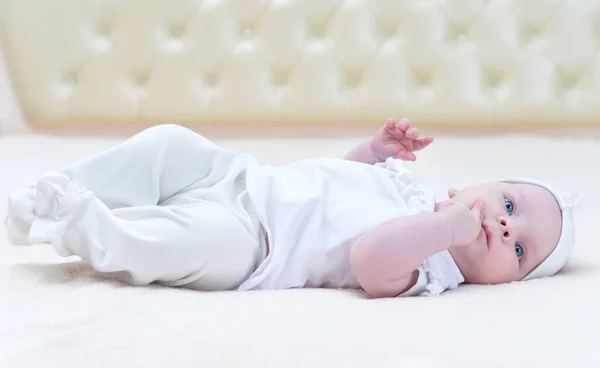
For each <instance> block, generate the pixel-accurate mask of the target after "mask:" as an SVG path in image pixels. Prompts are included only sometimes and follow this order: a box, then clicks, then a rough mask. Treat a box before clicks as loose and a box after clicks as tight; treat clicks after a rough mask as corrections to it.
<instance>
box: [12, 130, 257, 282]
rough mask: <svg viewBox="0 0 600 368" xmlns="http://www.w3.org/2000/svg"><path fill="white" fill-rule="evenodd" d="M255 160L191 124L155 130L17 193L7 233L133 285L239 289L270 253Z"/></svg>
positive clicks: (17, 240) (48, 175)
mask: <svg viewBox="0 0 600 368" xmlns="http://www.w3.org/2000/svg"><path fill="white" fill-rule="evenodd" d="M251 163H252V164H254V163H255V162H254V160H253V158H252V157H250V156H248V155H242V154H237V153H234V152H232V151H229V150H227V149H225V148H222V147H219V146H217V145H215V144H213V143H212V142H210V141H208V140H207V139H205V138H204V137H202V136H200V135H198V134H196V133H194V132H192V131H190V130H188V129H186V128H183V127H180V126H176V125H161V126H157V127H153V128H150V129H147V130H145V131H143V132H141V133H139V134H138V135H135V136H134V137H132V138H130V139H129V140H127V141H125V142H123V143H122V144H120V145H118V146H116V147H114V148H112V149H110V150H107V151H104V152H101V153H99V154H97V155H94V156H92V157H90V158H87V159H84V160H82V161H80V162H77V163H75V164H74V165H72V166H70V167H67V168H66V169H64V170H62V171H60V172H48V173H45V174H43V175H42V177H41V178H40V179H39V181H38V182H37V183H35V184H33V185H31V186H29V187H24V188H18V189H16V190H14V191H13V192H12V193H11V194H10V197H9V209H8V213H9V214H8V218H7V219H6V227H7V233H8V236H9V239H10V240H11V241H12V242H13V243H14V244H39V243H51V244H53V245H54V247H55V249H56V251H57V252H58V253H59V254H60V255H62V256H72V255H77V256H79V257H81V258H82V259H83V260H84V261H86V262H88V263H89V264H91V266H92V267H94V268H95V269H96V270H98V271H100V272H107V273H114V275H115V276H116V277H117V278H118V279H120V280H121V281H123V282H126V283H129V284H133V285H147V284H150V283H159V284H162V285H166V286H184V287H188V288H192V289H197V290H206V291H209V290H232V289H235V288H237V287H238V286H239V285H240V284H241V283H242V282H243V281H245V280H246V279H247V278H248V277H249V276H250V274H251V273H252V272H253V271H254V270H255V269H256V267H257V266H258V265H259V264H260V262H262V260H264V257H265V253H266V245H265V241H264V237H263V235H262V231H263V230H262V227H261V225H260V223H259V221H258V220H257V218H256V215H255V214H254V212H253V207H252V204H251V203H250V200H249V198H248V195H247V193H246V182H245V179H246V169H247V167H248V165H249V164H251Z"/></svg>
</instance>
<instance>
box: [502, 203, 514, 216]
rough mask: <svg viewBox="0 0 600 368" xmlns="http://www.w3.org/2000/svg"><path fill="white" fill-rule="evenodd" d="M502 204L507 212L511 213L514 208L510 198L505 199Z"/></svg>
mask: <svg viewBox="0 0 600 368" xmlns="http://www.w3.org/2000/svg"><path fill="white" fill-rule="evenodd" d="M504 206H505V207H506V212H508V214H509V215H512V213H513V211H514V210H515V206H514V205H513V203H512V201H511V200H510V199H505V200H504Z"/></svg>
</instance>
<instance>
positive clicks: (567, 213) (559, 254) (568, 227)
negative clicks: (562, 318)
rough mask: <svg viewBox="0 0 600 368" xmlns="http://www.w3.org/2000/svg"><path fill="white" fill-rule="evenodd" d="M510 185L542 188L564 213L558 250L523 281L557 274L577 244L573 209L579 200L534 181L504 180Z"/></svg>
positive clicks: (522, 179)
mask: <svg viewBox="0 0 600 368" xmlns="http://www.w3.org/2000/svg"><path fill="white" fill-rule="evenodd" d="M502 181H503V182H508V183H524V184H532V185H537V186H540V187H542V188H544V189H546V190H548V191H549V192H550V193H552V194H553V195H554V198H556V201H557V202H558V205H559V207H560V209H561V211H562V231H561V234H560V238H559V240H558V244H557V245H556V248H554V250H553V251H552V253H550V255H549V256H548V258H546V259H545V260H544V261H543V262H542V263H541V264H540V265H539V266H537V267H536V268H535V269H533V271H531V272H530V273H529V274H528V275H527V276H525V277H524V278H523V280H530V279H535V278H540V277H548V276H552V275H554V274H556V273H557V272H558V271H560V270H561V268H563V266H564V265H565V263H566V262H567V259H568V258H569V256H570V255H571V251H572V250H573V246H574V244H575V236H574V235H575V234H574V226H573V216H572V209H573V208H574V207H576V206H577V205H578V198H577V196H576V195H574V194H572V193H563V192H560V191H558V190H556V189H555V188H552V187H551V186H549V185H548V184H545V183H542V182H539V181H537V180H533V179H525V178H513V179H507V180H502Z"/></svg>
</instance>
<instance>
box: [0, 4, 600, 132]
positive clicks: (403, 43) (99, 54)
mask: <svg viewBox="0 0 600 368" xmlns="http://www.w3.org/2000/svg"><path fill="white" fill-rule="evenodd" d="M0 4H1V5H0V14H1V15H0V17H1V19H0V26H1V39H0V40H1V42H2V45H3V47H4V49H5V54H6V58H7V63H8V65H9V70H10V73H11V75H12V76H13V81H14V84H15V88H16V90H17V93H18V96H19V98H20V100H21V102H22V106H23V110H24V112H25V114H26V116H27V118H28V120H29V121H30V122H31V124H33V125H34V126H39V127H57V126H66V125H78V126H81V125H90V124H103V125H107V124H134V123H135V124H145V125H149V124H155V123H161V122H164V121H171V122H173V121H175V122H180V123H184V124H188V125H197V126H202V125H212V124H225V123H235V124H248V125H279V124H281V125H286V124H302V125H317V124H327V125H330V124H349V125H355V124H362V125H379V124H381V123H382V121H383V119H384V118H385V117H387V116H397V117H399V116H409V117H411V118H413V119H415V120H419V121H420V123H421V125H427V124H445V125H450V126H459V125H467V126H468V125H471V126H473V125H478V126H487V125H490V124H491V125H495V126H507V125H514V124H517V125H521V126H528V127H529V126H533V125H538V126H539V125H546V126H549V125H560V126H563V125H565V124H571V125H594V124H598V122H599V121H600V119H599V118H600V54H599V51H598V49H599V47H600V1H597V0H420V1H419V0H404V1H401V0H297V1H294V0H231V1H226V0H204V1H192V0H120V1H119V0H114V1H109V0H105V1H101V0H53V1H45V0H0Z"/></svg>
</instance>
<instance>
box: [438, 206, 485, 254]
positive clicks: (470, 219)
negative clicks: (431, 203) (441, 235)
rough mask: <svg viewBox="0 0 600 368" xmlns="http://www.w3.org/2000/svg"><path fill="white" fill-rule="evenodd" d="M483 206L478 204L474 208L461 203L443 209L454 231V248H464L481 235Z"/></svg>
mask: <svg viewBox="0 0 600 368" xmlns="http://www.w3.org/2000/svg"><path fill="white" fill-rule="evenodd" d="M482 210H483V205H482V204H481V203H479V202H478V203H476V204H475V205H474V206H473V207H472V208H469V207H467V206H466V205H465V204H463V203H460V202H453V203H451V204H450V205H448V206H447V207H445V208H443V209H442V210H441V211H440V212H443V213H444V214H445V215H446V218H447V219H448V224H449V225H450V229H451V230H452V246H453V247H462V246H465V245H468V244H471V243H472V242H473V241H474V240H475V239H476V238H477V236H479V234H480V233H481V231H482V229H481V221H482V219H483V214H482Z"/></svg>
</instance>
